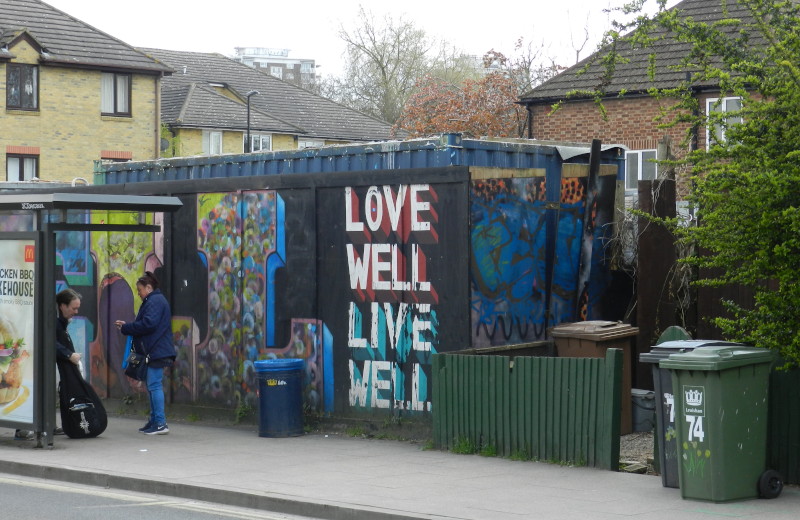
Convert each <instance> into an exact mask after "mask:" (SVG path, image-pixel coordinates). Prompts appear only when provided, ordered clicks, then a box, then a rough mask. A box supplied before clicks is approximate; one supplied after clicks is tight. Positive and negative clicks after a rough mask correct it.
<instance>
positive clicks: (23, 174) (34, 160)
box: [6, 154, 39, 182]
mask: <svg viewBox="0 0 800 520" xmlns="http://www.w3.org/2000/svg"><path fill="white" fill-rule="evenodd" d="M38 176H39V157H38V156H36V155H12V154H8V155H6V180H7V181H8V182H19V181H29V180H32V179H33V178H34V177H38Z"/></svg>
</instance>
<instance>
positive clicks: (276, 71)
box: [269, 65, 283, 79]
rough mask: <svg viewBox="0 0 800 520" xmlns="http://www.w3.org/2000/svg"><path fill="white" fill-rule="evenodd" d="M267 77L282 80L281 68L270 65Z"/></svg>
mask: <svg viewBox="0 0 800 520" xmlns="http://www.w3.org/2000/svg"><path fill="white" fill-rule="evenodd" d="M269 75H270V76H272V77H275V78H278V79H283V67H281V66H280V65H270V66H269Z"/></svg>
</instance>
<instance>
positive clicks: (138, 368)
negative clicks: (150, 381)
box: [123, 348, 150, 381]
mask: <svg viewBox="0 0 800 520" xmlns="http://www.w3.org/2000/svg"><path fill="white" fill-rule="evenodd" d="M149 362H150V356H148V355H145V354H140V353H138V352H136V349H135V348H132V349H131V351H130V352H129V353H128V357H127V358H126V359H125V362H124V363H123V368H124V369H125V375H126V376H128V377H130V378H132V379H135V380H137V381H146V380H147V363H149Z"/></svg>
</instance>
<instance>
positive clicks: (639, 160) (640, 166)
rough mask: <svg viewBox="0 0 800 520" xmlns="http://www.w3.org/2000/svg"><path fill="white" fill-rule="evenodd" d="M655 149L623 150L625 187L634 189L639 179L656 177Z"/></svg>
mask: <svg viewBox="0 0 800 520" xmlns="http://www.w3.org/2000/svg"><path fill="white" fill-rule="evenodd" d="M655 159H656V151H655V150H632V151H628V152H625V189H626V190H629V191H635V190H637V189H638V187H639V181H649V180H654V179H655V178H656V173H657V172H658V166H657V165H656V163H655V162H654V161H655Z"/></svg>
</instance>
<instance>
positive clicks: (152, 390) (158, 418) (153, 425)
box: [116, 271, 175, 435]
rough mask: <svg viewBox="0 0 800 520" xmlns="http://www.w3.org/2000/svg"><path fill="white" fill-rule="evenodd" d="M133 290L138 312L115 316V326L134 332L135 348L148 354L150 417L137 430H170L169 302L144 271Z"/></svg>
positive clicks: (172, 349) (163, 432)
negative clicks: (166, 400)
mask: <svg viewBox="0 0 800 520" xmlns="http://www.w3.org/2000/svg"><path fill="white" fill-rule="evenodd" d="M136 291H137V292H138V293H139V298H141V299H142V305H141V307H139V313H138V314H137V315H136V320H134V321H133V322H132V323H125V322H124V321H122V320H117V321H116V325H117V328H118V329H119V330H120V332H122V333H123V334H125V335H126V336H133V343H134V345H135V347H136V350H137V351H138V352H143V353H144V354H146V355H147V356H148V362H147V381H146V382H147V392H148V393H149V394H150V419H149V420H148V421H147V424H145V425H144V426H143V427H142V428H139V431H140V432H142V433H144V434H146V435H166V434H168V433H169V427H168V426H167V418H166V416H165V414H164V386H163V379H164V368H165V367H168V366H171V365H172V363H173V362H174V361H175V347H174V346H173V344H172V314H171V312H170V310H169V303H167V299H166V298H165V297H164V295H163V294H162V293H161V290H160V289H159V288H158V279H157V278H156V277H155V275H154V274H153V273H151V272H150V271H147V272H145V273H144V275H142V276H141V277H140V278H139V279H138V280H137V281H136Z"/></svg>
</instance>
